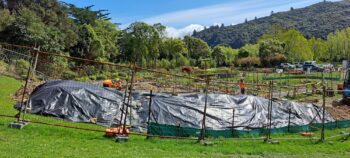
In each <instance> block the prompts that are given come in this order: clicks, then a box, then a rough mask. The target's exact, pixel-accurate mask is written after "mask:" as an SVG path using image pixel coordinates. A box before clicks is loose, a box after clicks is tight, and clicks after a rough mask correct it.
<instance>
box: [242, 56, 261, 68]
mask: <svg viewBox="0 0 350 158" xmlns="http://www.w3.org/2000/svg"><path fill="white" fill-rule="evenodd" d="M238 64H239V65H241V66H242V67H251V66H259V65H260V59H259V58H258V57H246V58H241V59H239V60H238Z"/></svg>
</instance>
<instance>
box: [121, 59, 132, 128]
mask: <svg viewBox="0 0 350 158" xmlns="http://www.w3.org/2000/svg"><path fill="white" fill-rule="evenodd" d="M129 70H130V71H129V73H128V76H127V79H128V81H127V82H126V87H125V91H124V97H123V105H122V109H121V114H120V120H119V126H122V124H123V113H124V110H125V104H126V96H127V92H128V90H129V82H130V81H129V77H130V73H131V71H132V70H131V64H130V66H129Z"/></svg>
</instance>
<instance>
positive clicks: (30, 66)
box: [16, 55, 33, 122]
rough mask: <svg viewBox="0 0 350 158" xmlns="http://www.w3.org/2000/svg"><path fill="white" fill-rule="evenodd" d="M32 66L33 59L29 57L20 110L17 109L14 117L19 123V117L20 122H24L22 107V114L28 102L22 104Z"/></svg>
mask: <svg viewBox="0 0 350 158" xmlns="http://www.w3.org/2000/svg"><path fill="white" fill-rule="evenodd" d="M32 64H33V57H32V55H31V56H30V58H29V67H28V71H27V76H26V81H25V84H24V88H23V93H22V99H21V104H20V109H19V113H18V114H17V115H16V117H17V121H18V122H19V121H21V116H22V121H23V120H24V114H23V115H22V110H23V106H24V113H25V111H26V110H27V109H26V107H27V105H25V104H28V101H27V103H24V102H25V101H24V100H25V96H26V93H27V87H28V83H29V80H30V76H31V72H32Z"/></svg>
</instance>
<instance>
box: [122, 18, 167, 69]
mask: <svg viewBox="0 0 350 158" xmlns="http://www.w3.org/2000/svg"><path fill="white" fill-rule="evenodd" d="M157 28H158V27H155V26H152V25H148V24H146V23H144V22H135V23H132V24H130V26H129V27H128V28H126V29H125V30H123V31H122V33H121V40H120V47H121V53H122V55H123V56H124V57H125V59H126V60H128V61H132V62H141V61H142V60H143V59H144V60H148V61H154V64H155V61H156V59H157V58H158V56H159V47H160V43H161V38H160V35H161V33H160V32H159V30H158V29H157Z"/></svg>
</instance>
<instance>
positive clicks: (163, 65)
mask: <svg viewBox="0 0 350 158" xmlns="http://www.w3.org/2000/svg"><path fill="white" fill-rule="evenodd" d="M157 67H158V68H165V69H170V68H171V63H170V61H169V60H166V59H162V60H160V61H158V62H157Z"/></svg>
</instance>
